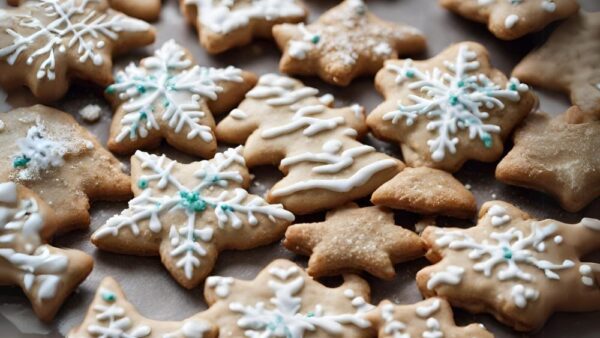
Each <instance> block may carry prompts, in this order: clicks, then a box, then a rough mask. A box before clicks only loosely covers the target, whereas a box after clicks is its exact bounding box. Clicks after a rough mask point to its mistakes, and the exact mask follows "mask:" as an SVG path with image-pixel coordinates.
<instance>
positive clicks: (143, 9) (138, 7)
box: [6, 0, 161, 21]
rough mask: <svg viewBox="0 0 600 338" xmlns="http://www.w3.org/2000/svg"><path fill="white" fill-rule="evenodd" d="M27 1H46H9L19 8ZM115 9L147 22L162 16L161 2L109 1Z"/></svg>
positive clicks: (136, 0)
mask: <svg viewBox="0 0 600 338" xmlns="http://www.w3.org/2000/svg"><path fill="white" fill-rule="evenodd" d="M26 1H38V2H43V1H45V0H7V1H6V2H8V4H9V5H13V6H18V5H19V4H21V3H24V2H26ZM108 3H109V5H110V7H112V8H113V9H115V10H117V11H119V12H122V13H124V14H127V15H129V16H133V17H136V18H138V19H142V20H146V21H155V20H157V19H158V16H159V15H160V7H161V0H108Z"/></svg>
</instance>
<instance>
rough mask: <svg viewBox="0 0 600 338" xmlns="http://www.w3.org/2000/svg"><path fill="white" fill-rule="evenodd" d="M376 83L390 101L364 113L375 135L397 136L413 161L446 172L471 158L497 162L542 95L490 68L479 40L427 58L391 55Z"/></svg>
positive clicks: (406, 153) (403, 152)
mask: <svg viewBox="0 0 600 338" xmlns="http://www.w3.org/2000/svg"><path fill="white" fill-rule="evenodd" d="M375 85H376V87H377V90H378V91H379V92H381V93H382V94H383V96H384V97H385V99H386V101H385V102H383V103H382V104H380V105H379V106H378V107H377V108H375V110H374V111H373V112H372V113H371V114H369V116H368V118H367V124H368V125H369V127H370V128H371V130H372V131H373V132H374V133H375V135H376V136H377V137H380V138H382V139H386V140H390V141H396V142H399V143H400V147H401V148H402V154H403V156H404V160H405V161H406V162H407V164H408V165H410V166H411V167H421V166H428V167H433V168H437V169H442V170H445V171H449V172H455V171H457V170H458V169H460V167H461V166H462V165H463V164H464V163H465V162H466V161H467V160H471V159H473V160H478V161H483V162H493V161H496V160H498V159H499V158H500V156H502V150H503V145H502V142H503V140H505V139H506V138H507V137H508V135H509V134H510V132H511V131H512V129H513V128H514V127H515V126H517V125H518V124H519V123H520V122H521V121H522V120H523V119H524V118H525V117H526V116H527V114H528V113H529V112H530V111H531V110H532V109H533V108H534V107H535V105H536V100H537V99H536V97H535V95H534V94H533V93H532V92H530V91H529V89H528V87H527V86H526V85H524V84H521V83H520V82H519V80H518V79H516V78H511V79H507V78H506V76H504V74H502V72H500V71H499V70H497V69H495V68H493V67H492V65H491V63H490V60H489V55H488V51H487V50H486V49H485V47H483V46H482V45H480V44H477V43H474V42H462V43H458V44H455V45H452V46H450V47H449V48H448V49H446V50H445V51H443V52H442V53H440V54H438V55H437V56H435V57H433V58H431V59H429V60H426V61H412V60H410V59H408V60H399V61H396V60H390V61H386V63H385V67H384V68H383V69H382V70H380V71H379V72H378V73H377V76H376V78H375Z"/></svg>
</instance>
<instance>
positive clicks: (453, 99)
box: [450, 95, 458, 106]
mask: <svg viewBox="0 0 600 338" xmlns="http://www.w3.org/2000/svg"><path fill="white" fill-rule="evenodd" d="M450 104H451V105H453V106H456V105H457V104H458V96H456V95H452V96H450Z"/></svg>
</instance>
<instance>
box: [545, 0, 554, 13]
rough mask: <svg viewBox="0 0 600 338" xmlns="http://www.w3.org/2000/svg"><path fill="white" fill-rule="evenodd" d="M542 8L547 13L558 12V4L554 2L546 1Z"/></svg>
mask: <svg viewBox="0 0 600 338" xmlns="http://www.w3.org/2000/svg"><path fill="white" fill-rule="evenodd" d="M542 8H543V9H544V10H545V11H546V12H550V13H552V12H554V11H555V10H556V4H555V3H554V0H544V1H543V2H542Z"/></svg>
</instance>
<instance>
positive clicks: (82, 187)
mask: <svg viewBox="0 0 600 338" xmlns="http://www.w3.org/2000/svg"><path fill="white" fill-rule="evenodd" d="M0 120H1V121H2V122H3V124H4V129H3V130H2V131H0V144H2V146H1V147H0V181H13V182H17V183H21V184H23V185H24V186H26V187H27V188H29V189H31V190H33V191H34V192H35V193H36V194H38V195H39V196H40V197H41V198H42V199H43V200H44V201H46V202H47V203H48V204H49V205H50V207H52V208H53V209H54V211H55V212H56V214H57V216H58V217H59V218H60V219H61V223H62V225H63V226H64V227H65V228H67V229H69V228H76V227H79V228H80V227H82V226H86V225H88V224H89V221H90V215H89V213H88V209H89V207H90V205H89V202H90V200H105V201H121V200H126V199H128V198H129V197H130V196H131V188H130V184H131V183H130V179H129V176H127V175H126V174H124V173H123V172H122V165H121V163H120V162H119V160H117V159H116V158H115V157H114V156H113V155H112V154H111V153H110V152H108V151H107V150H106V149H104V148H103V147H102V145H101V144H100V142H99V141H98V140H97V139H96V137H95V136H93V135H92V134H91V133H90V132H89V131H87V130H86V129H85V128H83V127H81V126H80V125H79V124H77V122H76V121H75V119H74V118H73V117H72V116H71V115H69V114H67V113H63V112H61V111H58V110H56V109H53V108H49V107H46V106H41V105H37V106H32V107H27V108H19V109H15V110H13V111H10V112H8V113H6V114H2V116H0Z"/></svg>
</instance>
